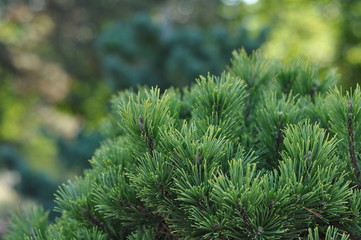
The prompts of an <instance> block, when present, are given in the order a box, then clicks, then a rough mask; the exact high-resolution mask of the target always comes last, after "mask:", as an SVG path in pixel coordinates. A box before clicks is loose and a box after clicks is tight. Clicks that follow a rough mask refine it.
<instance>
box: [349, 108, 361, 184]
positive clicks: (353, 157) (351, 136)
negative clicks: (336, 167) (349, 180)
mask: <svg viewBox="0 0 361 240" xmlns="http://www.w3.org/2000/svg"><path fill="white" fill-rule="evenodd" d="M348 105H349V111H348V115H347V133H348V150H349V154H350V159H351V165H352V167H353V169H354V171H355V177H356V185H357V187H358V188H361V182H360V177H361V172H360V168H359V167H358V164H357V157H356V151H355V133H354V128H353V125H354V124H353V103H352V101H349V102H348Z"/></svg>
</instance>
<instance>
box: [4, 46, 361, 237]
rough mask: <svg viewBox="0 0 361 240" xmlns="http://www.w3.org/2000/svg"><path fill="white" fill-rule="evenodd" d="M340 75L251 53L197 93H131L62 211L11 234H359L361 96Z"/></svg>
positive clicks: (118, 103)
mask: <svg viewBox="0 0 361 240" xmlns="http://www.w3.org/2000/svg"><path fill="white" fill-rule="evenodd" d="M333 74H334V73H333V72H321V71H320V70H319V69H318V68H317V67H314V66H312V65H311V64H309V63H304V62H303V61H301V60H298V61H294V62H291V63H290V64H288V63H283V62H280V61H278V60H271V59H266V58H265V57H264V56H262V55H261V54H260V53H255V54H254V55H253V56H250V57H248V56H247V55H246V53H245V52H242V51H241V52H237V53H235V54H234V59H233V60H232V65H231V66H230V67H229V72H228V73H227V72H226V73H223V74H222V75H221V76H220V77H215V76H212V75H208V76H207V77H200V78H199V79H198V81H197V84H195V85H193V86H191V87H190V88H189V89H183V90H174V89H170V90H167V91H165V92H164V93H163V94H161V93H160V90H159V89H158V88H152V89H142V90H140V91H139V92H138V94H134V93H133V92H132V91H126V92H122V93H120V94H119V95H118V96H116V97H115V98H114V99H113V101H112V103H113V115H112V117H111V120H110V121H109V122H108V124H107V125H106V126H105V128H107V131H108V132H109V133H110V135H109V139H108V140H107V141H105V142H104V143H103V144H102V146H101V148H100V149H99V150H97V151H96V153H95V155H94V157H93V159H92V160H91V165H92V169H90V170H87V171H85V174H84V176H83V177H81V178H77V179H75V180H73V181H71V182H68V183H67V184H65V185H63V186H62V187H60V190H59V191H58V193H57V197H56V202H57V205H58V207H57V208H56V209H57V211H59V212H61V214H62V216H61V217H60V218H58V219H57V220H56V222H55V223H52V224H49V226H48V227H47V228H46V229H45V228H44V227H43V223H42V224H39V223H38V221H37V219H40V218H41V217H42V216H44V213H42V212H38V213H37V214H32V215H28V216H25V219H24V221H23V222H19V219H21V217H19V216H18V217H15V218H14V220H13V221H12V224H11V229H10V233H9V235H8V236H7V239H8V240H12V239H16V238H14V236H18V235H17V234H27V233H26V231H25V232H24V230H22V229H34V231H35V234H34V235H31V236H29V237H32V239H127V240H134V239H147V240H148V239H149V240H151V239H259V240H261V239H274V240H276V239H313V240H318V239H326V240H346V239H360V238H361V227H360V220H361V215H360V213H361V193H360V186H359V181H360V176H359V165H360V153H359V151H358V150H359V149H360V147H361V146H360V139H359V138H360V133H359V131H361V130H360V129H359V128H360V127H359V126H360V123H361V115H360V113H359V112H360V111H359V110H360V107H361V106H360V104H361V100H360V99H361V93H360V89H359V87H358V88H356V90H355V91H351V92H347V93H346V94H342V93H341V92H340V91H339V90H337V88H334V84H335V79H336V78H337V77H336V76H335V75H333ZM310 78H312V81H311V80H310ZM302 82H304V84H302ZM318 104H320V105H318ZM29 217H30V218H32V219H34V223H33V224H31V222H29V221H28V219H29ZM27 236H28V235H27Z"/></svg>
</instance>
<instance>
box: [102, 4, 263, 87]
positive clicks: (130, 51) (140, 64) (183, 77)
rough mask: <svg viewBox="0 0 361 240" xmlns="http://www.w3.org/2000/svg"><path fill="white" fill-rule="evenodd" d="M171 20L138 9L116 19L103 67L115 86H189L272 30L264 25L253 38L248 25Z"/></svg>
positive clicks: (105, 38)
mask: <svg viewBox="0 0 361 240" xmlns="http://www.w3.org/2000/svg"><path fill="white" fill-rule="evenodd" d="M188 4H194V3H188ZM201 15H202V14H201ZM168 21H169V20H166V19H165V20H164V21H163V22H161V23H160V24H159V23H156V22H155V21H154V19H151V18H150V16H149V15H148V14H144V13H137V14H134V16H133V17H131V18H129V19H127V20H123V21H119V22H116V23H113V24H112V25H111V26H110V27H108V29H106V30H105V31H104V32H103V33H102V34H101V35H100V36H99V38H98V40H97V48H98V51H99V56H100V60H101V63H102V67H103V72H104V74H105V77H106V79H107V80H108V83H109V84H110V86H111V87H112V88H114V89H122V88H125V87H130V86H135V85H145V84H146V85H149V86H155V85H158V86H160V87H161V88H166V87H169V86H178V87H182V86H185V85H188V84H189V83H190V82H191V81H192V80H193V79H194V78H196V77H197V76H198V75H199V74H207V72H211V73H212V74H220V73H221V71H222V70H223V69H224V67H225V65H226V64H227V63H228V60H229V58H230V52H231V51H232V50H233V49H235V48H240V47H244V48H245V49H246V50H247V52H248V53H250V52H251V51H252V50H255V49H257V48H258V47H259V46H260V45H261V44H262V43H263V42H264V41H265V38H266V35H267V30H266V29H264V30H263V31H260V33H259V34H258V36H256V37H252V36H251V34H250V31H249V30H247V29H246V28H245V27H244V24H243V25H241V27H239V26H238V28H237V29H234V30H233V31H230V30H228V29H227V27H225V26H222V25H219V26H217V24H215V25H216V26H215V27H212V28H209V29H201V28H199V27H180V26H173V23H172V22H171V21H169V22H168ZM212 21H214V20H212ZM195 26H197V25H195Z"/></svg>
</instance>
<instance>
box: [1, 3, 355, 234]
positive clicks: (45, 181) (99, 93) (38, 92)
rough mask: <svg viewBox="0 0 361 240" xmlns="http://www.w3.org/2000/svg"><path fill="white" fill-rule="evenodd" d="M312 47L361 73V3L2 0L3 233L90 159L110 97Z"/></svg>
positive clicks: (323, 58) (317, 57)
mask: <svg viewBox="0 0 361 240" xmlns="http://www.w3.org/2000/svg"><path fill="white" fill-rule="evenodd" d="M239 48H245V49H246V51H247V52H248V53H250V52H252V51H253V50H255V49H258V48H261V49H263V51H264V52H265V53H266V54H267V55H269V56H275V57H279V58H288V57H294V56H305V57H306V58H309V59H311V60H312V61H314V62H317V63H318V64H319V65H320V66H321V67H324V68H326V67H327V68H328V67H336V68H337V69H338V72H339V74H340V75H341V79H342V81H341V82H340V85H343V86H344V87H347V88H348V87H350V86H355V85H356V83H357V82H360V81H361V1H352V0H320V1H312V0H297V1H296V0H169V1H162V0H154V1H147V0H102V1H99V0H0V239H1V233H2V232H4V231H5V230H6V220H7V218H8V213H9V212H10V211H12V210H13V209H14V208H15V207H17V206H19V205H26V204H28V203H30V202H37V203H40V204H43V205H44V206H45V207H46V208H52V206H53V200H52V199H53V194H54V192H55V191H56V188H57V185H58V184H60V183H62V182H64V181H65V180H66V179H69V178H72V177H73V176H74V175H77V174H78V175H79V174H81V171H82V169H84V168H87V167H88V166H89V165H88V160H89V159H90V158H91V156H92V154H93V152H94V150H95V149H96V148H97V147H98V146H99V143H100V142H101V141H102V134H101V133H100V131H99V129H100V128H101V127H100V126H101V125H102V121H103V120H104V118H105V117H106V115H107V113H108V110H109V100H110V97H111V95H112V94H114V93H116V92H117V91H119V90H122V89H125V88H131V87H136V86H139V85H150V86H153V85H158V86H160V87H161V88H162V89H165V88H167V87H169V86H176V87H182V86H186V85H189V84H190V83H192V82H193V81H194V79H195V78H196V77H197V76H198V75H200V74H207V72H210V73H212V74H219V73H220V72H221V71H223V70H224V68H225V66H226V65H227V64H228V63H229V59H230V57H231V52H232V50H234V49H239Z"/></svg>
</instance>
